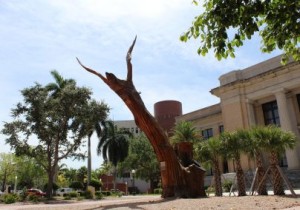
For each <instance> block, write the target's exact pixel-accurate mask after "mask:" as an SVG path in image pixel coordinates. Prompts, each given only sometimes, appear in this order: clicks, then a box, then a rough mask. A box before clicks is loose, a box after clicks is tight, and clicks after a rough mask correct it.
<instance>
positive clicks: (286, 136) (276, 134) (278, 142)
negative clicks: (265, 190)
mask: <svg viewBox="0 0 300 210" xmlns="http://www.w3.org/2000/svg"><path fill="white" fill-rule="evenodd" d="M263 134H264V141H263V143H262V148H263V149H264V150H265V151H267V152H269V154H270V156H269V162H270V169H271V173H272V179H273V188H274V195H284V188H283V180H282V177H281V175H280V172H279V171H278V167H279V164H278V163H279V157H280V156H281V155H283V154H284V153H285V151H286V149H293V148H294V147H295V146H296V136H295V134H293V133H292V132H289V131H283V130H282V129H281V128H279V127H277V126H275V125H269V126H267V127H264V128H263Z"/></svg>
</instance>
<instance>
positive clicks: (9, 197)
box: [3, 194, 17, 204]
mask: <svg viewBox="0 0 300 210" xmlns="http://www.w3.org/2000/svg"><path fill="white" fill-rule="evenodd" d="M3 201H4V203H5V204H10V203H15V202H16V201H17V195H14V194H5V195H4V196H3Z"/></svg>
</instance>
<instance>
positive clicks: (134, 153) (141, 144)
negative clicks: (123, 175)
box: [118, 134, 160, 190]
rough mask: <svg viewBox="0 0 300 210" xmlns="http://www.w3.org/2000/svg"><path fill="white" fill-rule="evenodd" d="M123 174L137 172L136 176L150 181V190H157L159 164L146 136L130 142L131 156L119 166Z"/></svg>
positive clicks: (135, 138)
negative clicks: (133, 170) (132, 170)
mask: <svg viewBox="0 0 300 210" xmlns="http://www.w3.org/2000/svg"><path fill="white" fill-rule="evenodd" d="M118 167H119V170H121V171H122V172H124V171H130V170H131V169H135V170H136V174H135V176H136V177H138V178H141V179H143V180H146V181H150V188H151V190H154V189H155V188H157V185H158V183H159V177H160V170H159V163H158V161H157V158H156V155H155V153H154V151H153V148H152V146H151V144H150V142H149V140H148V139H147V137H146V136H145V135H144V134H141V135H139V136H136V137H134V138H132V139H131V140H130V142H129V154H128V157H127V158H126V159H125V161H124V162H122V163H121V165H120V166H119V165H118Z"/></svg>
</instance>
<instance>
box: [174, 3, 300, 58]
mask: <svg viewBox="0 0 300 210" xmlns="http://www.w3.org/2000/svg"><path fill="white" fill-rule="evenodd" d="M193 2H194V3H195V4H196V5H198V2H200V1H199V0H193ZM199 6H200V5H199ZM201 7H204V11H203V13H201V14H200V15H199V16H197V17H195V20H194V21H193V23H192V26H191V27H190V29H189V30H188V31H187V32H185V33H184V34H183V35H182V36H181V37H180V39H181V40H182V41H185V42H186V41H187V40H189V39H191V38H195V39H199V41H200V43H201V45H200V47H199V48H198V54H199V55H200V54H201V55H203V56H204V55H206V53H207V52H208V50H209V49H214V52H215V56H216V57H217V58H218V59H219V60H220V59H222V58H227V56H228V55H229V56H231V57H235V55H234V52H235V48H237V47H240V46H242V45H243V42H244V41H245V39H251V38H252V37H253V35H254V34H255V33H256V32H259V35H260V37H261V38H262V46H261V50H262V52H271V51H273V50H275V49H276V48H278V49H280V50H283V51H284V53H285V54H284V56H283V57H282V62H283V63H286V62H287V60H288V58H289V56H292V57H293V58H294V59H295V60H296V61H299V60H300V51H299V48H298V47H299V42H300V26H299V14H300V12H299V11H300V1H295V0H282V1H275V0H268V1H250V0H240V1H236V0H226V1H224V0H205V1H204V4H203V5H201Z"/></svg>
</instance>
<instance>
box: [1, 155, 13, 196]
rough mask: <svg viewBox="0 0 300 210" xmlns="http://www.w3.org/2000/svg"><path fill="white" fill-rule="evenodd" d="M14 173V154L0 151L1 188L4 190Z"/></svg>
mask: <svg viewBox="0 0 300 210" xmlns="http://www.w3.org/2000/svg"><path fill="white" fill-rule="evenodd" d="M15 175H16V159H15V157H14V155H12V154H7V153H0V177H1V182H2V187H1V190H2V192H4V191H5V189H6V185H7V184H8V182H9V183H11V182H12V180H14V179H13V177H14V176H15Z"/></svg>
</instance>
